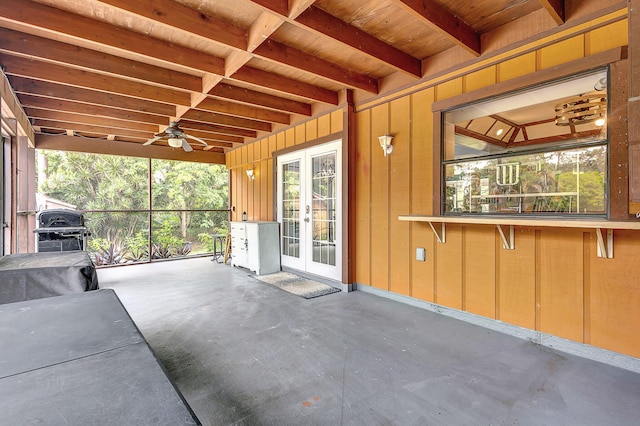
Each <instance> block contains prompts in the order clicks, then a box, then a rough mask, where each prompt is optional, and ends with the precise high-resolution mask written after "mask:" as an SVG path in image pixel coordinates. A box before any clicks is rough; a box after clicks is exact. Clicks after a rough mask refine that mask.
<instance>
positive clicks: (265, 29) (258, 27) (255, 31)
mask: <svg viewBox="0 0 640 426" xmlns="http://www.w3.org/2000/svg"><path fill="white" fill-rule="evenodd" d="M283 23H284V19H282V18H281V17H280V16H279V15H274V14H273V13H270V12H266V11H265V12H262V13H261V14H260V16H259V17H258V19H256V21H255V22H254V23H253V25H251V28H250V29H249V32H248V36H249V40H248V43H247V51H248V52H253V51H254V50H255V49H256V48H257V47H258V46H260V45H261V44H262V43H264V41H265V40H267V39H268V38H269V37H271V34H273V33H274V32H275V31H276V30H277V29H278V28H280V27H281V26H282V24H283Z"/></svg>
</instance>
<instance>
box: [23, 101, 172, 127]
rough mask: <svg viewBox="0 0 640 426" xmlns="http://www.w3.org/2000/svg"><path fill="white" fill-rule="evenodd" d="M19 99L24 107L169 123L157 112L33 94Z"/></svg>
mask: <svg viewBox="0 0 640 426" xmlns="http://www.w3.org/2000/svg"><path fill="white" fill-rule="evenodd" d="M18 99H19V100H20V103H21V104H22V106H24V107H33V108H42V109H49V110H53V111H62V112H71V113H74V114H84V115H94V116H98V117H104V118H117V119H120V120H128V121H137V122H139V123H148V124H149V123H153V124H156V125H167V124H168V120H167V117H161V116H159V115H155V114H146V113H143V112H135V111H127V110H124V109H117V108H108V107H103V106H96V105H89V104H82V103H78V102H71V101H64V100H61V99H53V98H43V97H40V96H32V95H18Z"/></svg>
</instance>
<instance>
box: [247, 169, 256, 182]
mask: <svg viewBox="0 0 640 426" xmlns="http://www.w3.org/2000/svg"><path fill="white" fill-rule="evenodd" d="M247 177H248V178H249V179H251V180H254V179H255V178H256V176H255V175H254V174H253V169H249V170H247Z"/></svg>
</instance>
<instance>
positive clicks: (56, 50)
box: [0, 28, 202, 92]
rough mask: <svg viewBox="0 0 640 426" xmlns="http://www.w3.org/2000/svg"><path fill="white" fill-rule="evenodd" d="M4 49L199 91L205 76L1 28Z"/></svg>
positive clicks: (142, 80) (8, 51) (176, 87)
mask: <svg viewBox="0 0 640 426" xmlns="http://www.w3.org/2000/svg"><path fill="white" fill-rule="evenodd" d="M0 40H2V44H0V52H7V53H10V54H12V55H18V56H34V57H38V58H40V59H41V60H48V61H52V62H56V63H59V64H65V65H71V66H74V67H77V68H80V69H83V70H87V71H95V72H99V73H105V74H109V75H113V76H118V77H125V78H127V79H135V80H138V81H140V82H147V83H150V84H158V85H162V86H166V87H171V88H174V89H180V90H186V91H191V92H199V91H200V90H202V78H200V77H197V76H194V75H190V74H185V73H181V72H177V71H172V70H169V69H166V68H162V67H157V66H154V65H149V64H145V63H143V62H138V61H132V60H130V59H126V58H121V57H119V56H114V55H109V54H107V53H102V52H98V51H95V50H91V49H85V48H83V47H79V46H74V45H72V44H67V43H62V42H59V41H55V40H49V39H46V38H43V37H38V36H34V35H31V34H26V33H22V32H19V31H12V30H8V29H6V28H0Z"/></svg>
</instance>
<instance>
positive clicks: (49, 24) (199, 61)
mask: <svg viewBox="0 0 640 426" xmlns="http://www.w3.org/2000/svg"><path fill="white" fill-rule="evenodd" d="M2 23H9V24H11V25H13V26H16V25H17V26H19V27H20V29H21V30H24V31H25V32H29V29H30V28H31V27H38V28H40V29H44V30H47V31H49V32H51V33H53V34H56V35H58V36H64V37H69V38H71V39H81V40H85V41H90V42H92V43H95V44H97V45H101V46H109V47H111V48H115V49H118V50H119V51H124V52H128V53H135V54H138V55H143V56H145V57H147V58H150V59H153V60H157V61H160V62H168V63H171V64H174V66H176V67H180V68H189V69H191V70H196V71H200V72H206V73H213V74H218V75H223V73H224V59H222V58H218V57H216V56H213V55H209V54H207V53H204V52H201V51H198V50H195V49H190V48H187V47H183V46H178V45H175V44H170V43H167V42H166V41H163V40H159V39H155V38H152V37H149V36H147V35H145V34H140V33H137V32H134V31H131V30H128V29H125V28H120V27H116V26H114V25H110V24H107V23H104V22H100V21H98V20H95V19H91V18H87V17H84V16H80V15H76V14H73V13H69V12H66V11H64V10H61V9H56V8H54V7H50V6H46V5H42V4H38V3H35V2H33V1H26V0H2V1H1V2H0V24H2Z"/></svg>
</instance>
